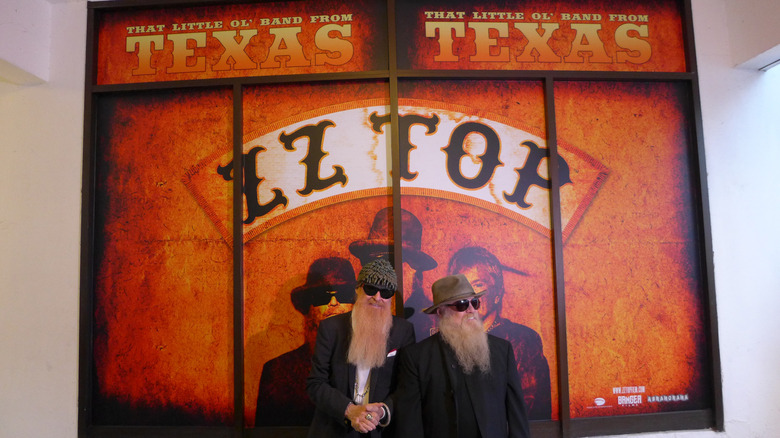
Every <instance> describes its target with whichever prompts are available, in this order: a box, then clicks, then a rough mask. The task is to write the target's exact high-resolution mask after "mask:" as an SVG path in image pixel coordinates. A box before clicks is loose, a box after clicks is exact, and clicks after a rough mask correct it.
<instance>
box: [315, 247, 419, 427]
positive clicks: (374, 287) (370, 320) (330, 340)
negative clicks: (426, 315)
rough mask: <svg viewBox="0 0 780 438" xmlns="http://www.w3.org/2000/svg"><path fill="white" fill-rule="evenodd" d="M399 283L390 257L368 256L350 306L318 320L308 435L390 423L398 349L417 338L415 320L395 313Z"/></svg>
mask: <svg viewBox="0 0 780 438" xmlns="http://www.w3.org/2000/svg"><path fill="white" fill-rule="evenodd" d="M396 289H397V278H396V274H395V270H394V269H393V266H392V265H391V264H390V262H389V261H387V260H385V259H377V260H374V261H372V262H369V263H367V264H365V265H364V266H363V268H362V269H361V270H360V274H358V280H357V287H356V289H355V292H356V298H355V304H354V306H353V307H352V311H351V312H349V313H344V314H341V315H337V316H334V317H332V318H328V319H326V320H324V321H322V323H321V324H320V327H319V329H318V330H317V342H316V345H315V347H314V356H313V357H312V361H311V372H310V373H309V377H308V379H306V391H307V392H308V394H309V397H310V398H311V400H312V402H314V405H315V406H316V410H315V412H314V419H313V420H312V423H311V426H310V427H309V437H310V438H341V437H359V436H370V437H372V438H377V437H379V436H381V433H382V431H383V430H384V428H385V427H387V426H390V425H391V421H392V415H393V407H394V405H395V403H394V390H395V384H396V380H395V358H396V353H397V352H398V350H399V349H400V348H402V347H405V346H407V345H410V344H413V343H414V340H415V338H414V328H413V327H412V325H411V324H410V323H409V322H407V321H406V320H404V319H403V318H400V317H397V316H393V314H392V313H391V308H390V304H391V299H392V297H393V295H394V294H395V290H396ZM363 434H367V435H363Z"/></svg>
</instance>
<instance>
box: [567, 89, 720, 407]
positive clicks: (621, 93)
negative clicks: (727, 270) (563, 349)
mask: <svg viewBox="0 0 780 438" xmlns="http://www.w3.org/2000/svg"><path fill="white" fill-rule="evenodd" d="M687 95H688V90H686V88H685V86H684V85H682V84H674V83H605V82H599V83H595V82H594V83H588V82H571V83H558V84H557V85H556V87H555V96H556V119H557V121H558V136H559V138H560V139H561V140H562V141H568V142H571V143H574V144H578V145H583V147H584V149H585V150H586V151H587V152H588V153H590V154H592V155H593V156H594V157H595V158H596V159H598V160H600V161H601V162H603V163H604V164H605V165H607V166H608V167H609V168H610V169H612V173H611V174H610V176H609V178H608V179H607V180H606V182H605V183H604V186H603V187H602V189H601V191H599V193H598V195H597V196H596V198H595V199H594V202H593V204H592V205H591V206H590V209H589V211H588V213H587V214H586V215H585V216H584V217H583V219H582V221H581V222H580V223H579V224H578V227H577V229H576V230H575V231H574V233H573V234H572V235H571V237H570V238H569V240H568V241H567V242H566V245H565V246H564V262H565V264H564V277H565V280H566V282H565V286H566V319H567V329H568V333H567V337H568V350H569V367H570V370H569V379H570V389H571V413H572V416H573V417H591V416H604V415H617V414H636V413H648V412H660V411H672V410H685V409H698V408H702V407H705V406H707V405H708V403H709V400H708V398H707V397H708V395H707V393H706V391H705V388H706V379H707V376H708V369H709V367H708V365H707V361H708V358H707V355H706V353H705V345H706V338H705V333H706V331H705V327H704V310H703V307H702V300H703V295H702V294H703V292H702V291H703V278H702V277H701V271H700V269H701V267H700V262H699V260H700V255H699V253H698V251H697V249H698V243H697V239H696V231H695V224H696V221H697V219H696V217H695V215H694V212H695V209H694V208H692V207H691V206H692V205H694V201H695V196H694V195H693V193H692V187H693V184H692V181H691V179H692V178H693V175H692V174H691V172H690V166H691V161H692V151H691V148H692V143H691V138H690V134H689V123H690V121H689V118H688V117H689V116H688V114H689V113H688V112H687V109H686V105H685V103H684V102H685V98H686V96H687ZM624 387H628V388H631V389H629V390H627V391H626V390H624V389H620V390H619V392H618V393H614V392H615V391H613V388H624ZM634 387H644V391H634V390H633V388H634ZM625 395H640V396H641V397H642V403H641V404H637V405H636V406H633V405H631V404H628V405H625V404H624V405H621V403H620V400H619V399H618V396H625ZM654 395H688V397H689V400H688V401H681V402H675V403H649V402H648V401H647V397H649V396H654ZM597 397H601V398H604V399H605V401H606V403H605V404H604V405H603V406H596V404H595V402H594V400H595V399H596V398H597ZM623 401H624V402H625V399H624V400H623Z"/></svg>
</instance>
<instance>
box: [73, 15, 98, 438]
mask: <svg viewBox="0 0 780 438" xmlns="http://www.w3.org/2000/svg"><path fill="white" fill-rule="evenodd" d="M94 35H95V10H94V9H92V8H90V7H88V8H87V44H86V46H87V47H86V49H87V50H86V65H85V75H84V76H85V79H84V140H83V141H84V152H83V160H84V161H83V163H84V168H83V169H82V171H81V187H82V189H81V255H80V257H81V260H80V264H81V266H80V273H79V275H80V279H79V288H80V290H79V295H80V298H79V382H80V384H79V392H78V436H79V437H86V436H88V434H89V431H90V430H91V428H92V388H93V387H94V386H93V385H94V384H95V382H93V373H92V369H93V366H94V364H93V344H92V340H93V338H94V330H93V328H94V327H93V324H94V314H95V310H94V309H95V302H94V290H95V289H94V282H93V278H94V269H93V268H94V263H95V258H94V245H95V239H94V232H95V230H94V227H93V226H92V224H93V222H94V218H95V152H96V148H97V145H96V142H97V135H96V130H97V111H95V110H94V109H95V107H96V103H97V102H96V101H97V97H96V95H95V93H94V92H93V84H94V83H95V76H96V75H95V63H94V58H95V53H96V52H97V48H96V46H97V41H96V38H95V36H94Z"/></svg>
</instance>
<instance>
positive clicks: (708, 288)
mask: <svg viewBox="0 0 780 438" xmlns="http://www.w3.org/2000/svg"><path fill="white" fill-rule="evenodd" d="M692 11H693V8H692V5H691V0H682V5H681V10H680V16H681V17H682V25H683V43H684V44H685V56H686V60H685V62H686V65H687V67H688V71H689V72H691V73H693V78H692V79H689V80H688V84H689V85H690V98H691V111H692V112H693V114H691V123H693V128H692V129H693V131H694V132H693V135H692V137H693V138H692V141H693V142H694V144H695V152H696V162H695V164H694V163H692V164H691V166H692V167H693V168H694V169H695V172H693V175H694V178H696V179H697V181H698V185H699V187H698V188H699V196H700V199H699V201H700V204H699V207H700V210H699V212H698V214H699V217H698V219H699V222H698V223H699V224H700V227H697V228H698V230H697V232H698V236H697V237H698V239H699V241H700V242H701V250H702V259H703V262H704V266H703V270H704V272H702V276H703V277H704V278H705V281H706V284H705V285H704V287H703V290H704V293H705V297H704V298H705V302H704V303H703V304H704V306H705V307H706V309H707V312H705V315H706V317H707V328H708V333H707V335H708V336H707V340H708V345H707V347H708V350H709V354H710V366H711V367H712V370H711V373H712V374H711V376H710V379H711V380H712V382H711V385H712V391H713V394H712V398H713V400H712V410H713V421H714V423H715V425H714V428H715V430H717V431H721V432H722V431H723V430H724V427H725V426H724V421H725V420H724V413H723V381H722V377H721V375H722V374H721V373H722V372H723V370H722V369H721V364H720V340H719V335H718V307H717V303H716V299H715V263H714V260H713V249H712V228H711V227H712V226H711V223H710V195H709V191H708V189H707V163H706V160H705V155H704V127H703V125H702V113H701V97H700V96H701V92H700V90H699V67H698V64H697V61H696V45H695V44H694V41H693V12H692ZM694 169H692V170H694Z"/></svg>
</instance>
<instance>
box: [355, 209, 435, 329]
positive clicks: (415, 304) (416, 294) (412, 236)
mask: <svg viewBox="0 0 780 438" xmlns="http://www.w3.org/2000/svg"><path fill="white" fill-rule="evenodd" d="M401 230H402V233H401V251H402V255H403V264H404V266H403V269H404V271H403V272H404V276H403V278H404V285H403V293H404V313H403V315H404V317H405V318H406V319H407V320H408V321H409V322H411V323H412V324H413V325H414V334H415V337H416V338H417V339H425V338H427V337H428V336H430V335H431V334H432V333H433V332H434V331H435V329H434V325H433V321H432V319H431V318H430V317H428V316H427V315H424V314H422V311H421V310H422V309H424V308H426V307H428V306H430V305H431V300H430V299H429V298H428V297H427V296H426V295H425V292H424V291H423V272H425V271H430V270H431V269H434V268H435V267H436V266H438V263H437V262H436V260H434V259H433V257H431V256H429V255H428V254H426V253H425V252H423V251H422V249H421V247H422V223H421V222H420V220H419V219H417V217H416V216H415V215H414V214H412V213H411V212H409V211H408V210H404V209H401ZM392 234H393V209H392V207H387V208H383V209H381V210H379V211H378V212H377V213H376V215H375V216H374V221H373V223H372V225H371V230H369V232H368V237H367V238H366V239H362V240H356V241H354V242H352V243H350V245H349V251H350V252H351V253H352V254H353V255H354V256H355V257H357V258H358V260H360V264H361V265H365V264H366V263H368V262H370V261H371V260H374V259H377V258H385V259H388V260H393V244H394V241H393V237H392ZM388 239H389V240H388Z"/></svg>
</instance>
